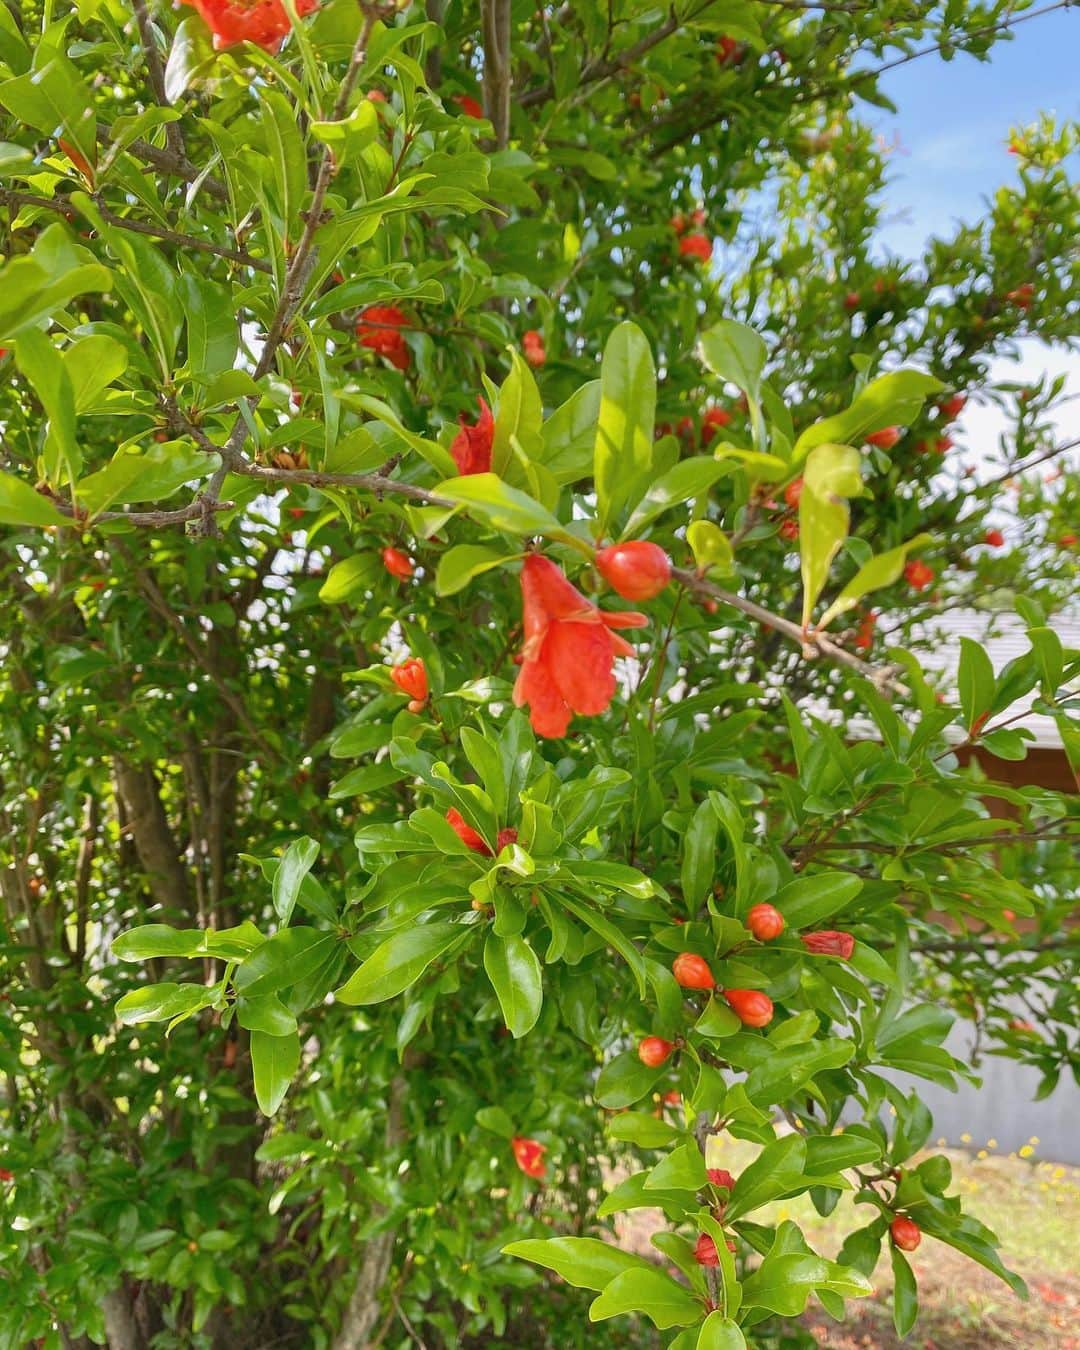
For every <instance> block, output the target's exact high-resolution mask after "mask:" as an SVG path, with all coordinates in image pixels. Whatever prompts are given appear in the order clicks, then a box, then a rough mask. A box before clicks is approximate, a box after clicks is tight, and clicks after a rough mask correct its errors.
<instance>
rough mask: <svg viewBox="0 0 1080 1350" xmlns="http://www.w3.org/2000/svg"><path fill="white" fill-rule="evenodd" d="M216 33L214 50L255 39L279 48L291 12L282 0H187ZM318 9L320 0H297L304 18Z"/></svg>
mask: <svg viewBox="0 0 1080 1350" xmlns="http://www.w3.org/2000/svg"><path fill="white" fill-rule="evenodd" d="M184 3H185V4H188V5H190V6H191V7H192V9H194V10H197V11H198V14H199V17H200V18H201V19H202V20H203V22H204V23H205V24H206V26H207V28H209V29H210V31H211V32H212V33H213V35H214V50H215V51H219V52H220V51H224V50H225V48H226V47H235V46H236V45H237V43H239V42H254V43H256V44H257V45H258V46H260V47H262V48H264V49H265V50H266V51H268V52H276V51H277V49H278V48H279V47H280V46H281V44H282V42H283V41H284V40H285V37H286V35H287V34H288V32H289V16H288V15H287V14H286V13H285V6H284V5H283V4H282V3H281V0H184ZM316 9H318V0H296V12H297V14H299V15H300V17H301V18H303V16H304V15H305V14H311V13H313V12H314V11H315V10H316Z"/></svg>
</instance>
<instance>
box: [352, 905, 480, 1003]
mask: <svg viewBox="0 0 1080 1350" xmlns="http://www.w3.org/2000/svg"><path fill="white" fill-rule="evenodd" d="M469 931H470V930H469V929H467V928H462V927H461V925H460V924H456V923H429V924H421V925H420V926H419V927H417V928H406V929H403V930H402V931H401V932H399V933H395V934H394V935H393V936H392V937H390V938H388V939H387V940H386V941H385V942H384V943H382V944H381V945H380V946H378V947H376V948H375V950H374V951H373V952H372V954H371V955H370V956H369V957H368V959H367V960H366V961H365V962H364V963H363V965H362V966H361V967H360V968H359V970H357V971H354V972H353V974H352V976H351V977H350V978H349V979H348V980H347V981H346V982H345V984H343V985H342V986H341V988H340V989H338V990H337V991H336V992H335V994H334V997H335V998H336V999H337V1001H338V1002H339V1003H349V1004H357V1003H360V1004H366V1003H384V1002H385V1001H386V1000H387V999H388V998H394V997H395V995H397V994H400V993H402V992H404V990H406V989H408V988H409V986H410V985H413V984H415V983H416V981H417V980H418V979H419V978H420V976H421V975H423V973H424V971H425V970H427V968H428V966H430V965H431V963H432V961H434V960H436V959H437V958H438V957H440V956H441V955H442V954H443V952H444V951H446V949H447V948H448V947H449V946H450V945H451V944H452V943H454V942H456V941H457V940H458V939H459V938H462V937H464V936H465V935H467V934H468V933H469Z"/></svg>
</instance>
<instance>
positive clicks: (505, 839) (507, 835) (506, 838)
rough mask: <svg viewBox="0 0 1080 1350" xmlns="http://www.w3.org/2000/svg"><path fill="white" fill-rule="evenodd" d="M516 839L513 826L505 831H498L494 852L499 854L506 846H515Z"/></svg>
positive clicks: (515, 831)
mask: <svg viewBox="0 0 1080 1350" xmlns="http://www.w3.org/2000/svg"><path fill="white" fill-rule="evenodd" d="M517 837H518V836H517V830H515V829H514V828H513V826H510V827H508V828H507V829H505V830H500V831H499V834H498V837H497V838H496V840H495V852H496V853H501V852H502V851H503V849H504V848H506V846H507V844H516V843H517Z"/></svg>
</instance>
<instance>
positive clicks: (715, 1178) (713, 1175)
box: [706, 1167, 735, 1191]
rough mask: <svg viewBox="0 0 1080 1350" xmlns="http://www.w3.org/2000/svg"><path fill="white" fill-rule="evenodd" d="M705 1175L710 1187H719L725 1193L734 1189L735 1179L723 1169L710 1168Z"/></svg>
mask: <svg viewBox="0 0 1080 1350" xmlns="http://www.w3.org/2000/svg"><path fill="white" fill-rule="evenodd" d="M706 1175H707V1176H708V1178H709V1183H710V1185H713V1186H719V1187H720V1188H721V1189H722V1190H725V1191H733V1190H734V1189H735V1178H734V1177H733V1176H732V1175H731V1173H730V1172H728V1171H727V1170H726V1169H725V1168H723V1167H710V1168H709V1170H708V1172H707V1173H706Z"/></svg>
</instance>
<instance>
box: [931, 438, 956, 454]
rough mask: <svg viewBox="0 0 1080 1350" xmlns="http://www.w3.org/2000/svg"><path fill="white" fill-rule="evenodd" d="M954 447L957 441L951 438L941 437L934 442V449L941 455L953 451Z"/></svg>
mask: <svg viewBox="0 0 1080 1350" xmlns="http://www.w3.org/2000/svg"><path fill="white" fill-rule="evenodd" d="M954 445H955V441H954V440H953V438H952V437H951V436H939V437H938V438H937V440H936V441H935V442H934V449H935V450H936V451H937V452H938V454H939V455H943V454H945V453H946V451H948V450H951V449H952V448H953V446H954Z"/></svg>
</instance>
